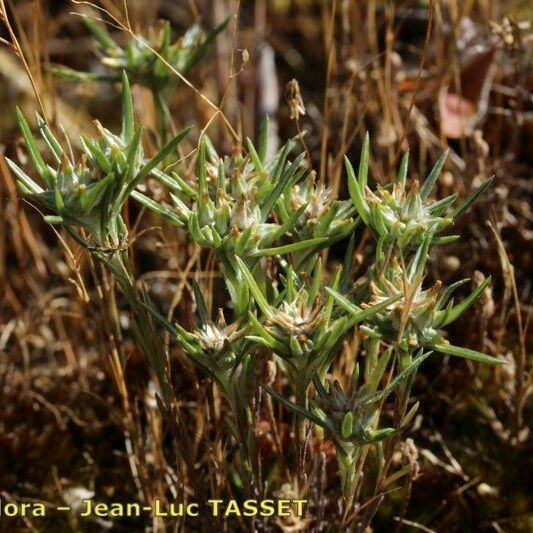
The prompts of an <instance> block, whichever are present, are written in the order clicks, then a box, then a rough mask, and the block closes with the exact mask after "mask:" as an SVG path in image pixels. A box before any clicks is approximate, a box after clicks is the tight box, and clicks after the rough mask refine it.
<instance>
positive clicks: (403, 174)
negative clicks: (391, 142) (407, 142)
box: [396, 150, 409, 187]
mask: <svg viewBox="0 0 533 533" xmlns="http://www.w3.org/2000/svg"><path fill="white" fill-rule="evenodd" d="M408 169H409V150H407V152H405V154H403V157H402V162H401V163H400V169H399V170H398V177H397V178H396V180H397V181H398V183H400V184H401V185H402V187H405V183H406V181H407V170H408Z"/></svg>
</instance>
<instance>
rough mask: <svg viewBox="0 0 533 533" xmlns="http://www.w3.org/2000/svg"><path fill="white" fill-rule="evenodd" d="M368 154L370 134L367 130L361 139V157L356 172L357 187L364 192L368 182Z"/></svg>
mask: <svg viewBox="0 0 533 533" xmlns="http://www.w3.org/2000/svg"><path fill="white" fill-rule="evenodd" d="M369 156H370V136H369V135H368V132H366V134H365V140H364V141H363V148H362V149H361V159H360V160H359V171H358V173H357V181H358V182H359V188H360V189H361V191H363V192H364V190H365V187H366V186H367V183H368V159H369Z"/></svg>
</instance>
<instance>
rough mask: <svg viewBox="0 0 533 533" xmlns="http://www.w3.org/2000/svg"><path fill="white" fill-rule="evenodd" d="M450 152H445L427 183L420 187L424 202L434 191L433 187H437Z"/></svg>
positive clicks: (432, 170)
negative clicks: (432, 190)
mask: <svg viewBox="0 0 533 533" xmlns="http://www.w3.org/2000/svg"><path fill="white" fill-rule="evenodd" d="M448 151H449V150H445V151H444V152H443V153H442V154H441V156H440V157H439V159H438V161H437V162H436V163H435V166H434V167H433V168H432V169H431V172H430V173H429V176H428V177H427V178H426V181H424V184H423V185H422V187H420V197H421V198H422V200H425V199H426V198H427V197H428V196H429V193H430V192H431V189H433V185H435V182H436V181H437V179H438V177H439V175H440V172H441V170H442V167H443V166H444V162H445V161H446V158H447V157H448Z"/></svg>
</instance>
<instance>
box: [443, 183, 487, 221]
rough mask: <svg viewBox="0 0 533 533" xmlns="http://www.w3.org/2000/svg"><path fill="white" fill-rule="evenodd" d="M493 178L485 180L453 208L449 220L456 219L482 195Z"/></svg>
mask: <svg viewBox="0 0 533 533" xmlns="http://www.w3.org/2000/svg"><path fill="white" fill-rule="evenodd" d="M493 180H494V176H491V177H490V178H488V179H486V180H485V181H484V182H483V183H482V184H481V185H480V186H479V187H478V188H477V189H475V190H474V191H473V192H472V193H471V194H470V195H469V196H468V198H467V199H466V200H465V201H464V202H463V203H462V204H461V205H460V206H459V207H457V208H455V209H454V210H453V211H452V213H451V214H450V217H451V218H457V217H458V216H459V215H461V214H463V213H464V212H465V211H466V210H467V209H468V208H469V207H470V206H471V205H472V204H473V203H474V202H475V201H476V200H477V199H478V198H479V196H481V195H482V194H483V192H484V191H485V189H486V188H487V187H488V186H489V185H490V184H491V183H492V181H493Z"/></svg>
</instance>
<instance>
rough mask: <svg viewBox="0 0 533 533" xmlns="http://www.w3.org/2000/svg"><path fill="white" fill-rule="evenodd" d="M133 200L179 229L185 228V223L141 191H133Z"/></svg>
mask: <svg viewBox="0 0 533 533" xmlns="http://www.w3.org/2000/svg"><path fill="white" fill-rule="evenodd" d="M130 196H131V197H132V198H134V199H135V200H137V201H138V202H139V203H140V204H142V205H144V206H145V207H147V208H148V209H150V210H151V211H153V212H154V213H157V214H158V215H159V216H161V217H163V218H164V219H166V220H168V221H169V222H171V223H172V224H174V225H175V226H178V227H179V228H181V227H183V226H184V224H183V222H182V221H181V220H180V219H179V218H178V217H177V216H176V215H175V214H174V213H173V212H172V211H170V210H169V209H166V208H165V207H163V206H162V205H161V204H158V203H157V202H155V201H154V200H152V199H151V198H148V196H145V195H144V194H142V193H141V192H139V191H135V190H134V191H131V195H130Z"/></svg>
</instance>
